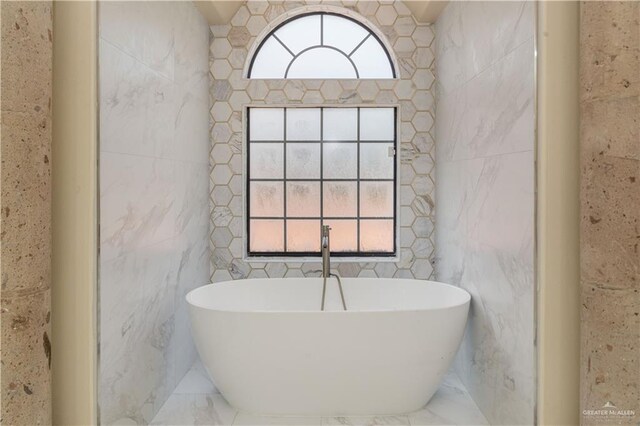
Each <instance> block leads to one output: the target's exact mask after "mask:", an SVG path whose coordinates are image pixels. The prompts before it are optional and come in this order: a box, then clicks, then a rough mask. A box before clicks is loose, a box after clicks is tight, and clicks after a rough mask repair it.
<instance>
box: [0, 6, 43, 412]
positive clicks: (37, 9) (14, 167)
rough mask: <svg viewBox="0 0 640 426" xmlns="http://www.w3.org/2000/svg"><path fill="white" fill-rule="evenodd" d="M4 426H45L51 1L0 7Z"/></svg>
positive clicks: (0, 262) (0, 209)
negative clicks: (39, 425) (5, 425)
mask: <svg viewBox="0 0 640 426" xmlns="http://www.w3.org/2000/svg"><path fill="white" fill-rule="evenodd" d="M1 8H2V12H1V49H2V59H1V65H0V69H1V70H0V73H1V76H2V79H1V80H2V83H1V84H2V86H1V110H2V112H1V113H2V127H1V131H2V135H1V139H0V159H1V161H2V164H1V166H0V190H1V194H0V211H1V214H0V273H1V277H2V287H1V298H2V300H1V304H2V315H1V318H2V326H1V329H2V336H1V341H2V366H1V380H2V382H1V392H2V394H1V397H0V400H1V401H2V423H3V424H12V425H13V424H30V425H35V424H47V423H50V422H51V379H50V377H51V376H50V359H51V344H50V341H49V335H50V279H51V261H50V258H51V250H50V245H51V60H52V13H51V11H52V5H51V2H5V1H3V2H2V3H1Z"/></svg>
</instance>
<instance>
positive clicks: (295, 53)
mask: <svg viewBox="0 0 640 426" xmlns="http://www.w3.org/2000/svg"><path fill="white" fill-rule="evenodd" d="M395 76H396V71H395V69H394V66H393V63H392V61H391V56H390V54H389V52H388V51H387V50H386V49H385V47H384V46H383V44H382V42H381V41H380V39H379V38H378V36H377V35H376V34H374V33H373V32H372V31H371V30H370V29H369V28H367V27H365V26H364V25H363V24H361V23H360V22H357V21H356V20H354V19H351V18H348V17H346V16H342V15H338V14H335V13H329V12H316V13H311V14H306V15H301V16H296V17H294V18H292V19H290V20H288V21H285V22H284V23H282V24H281V25H280V26H278V27H277V28H276V29H274V30H273V31H272V32H271V34H269V35H268V36H267V37H265V38H264V40H263V41H262V43H261V44H260V46H258V49H257V51H256V53H255V54H254V56H253V58H252V60H251V64H250V66H249V72H248V77H249V78H273V79H281V78H293V79H311V78H313V79H336V78H342V79H354V78H376V79H386V78H395Z"/></svg>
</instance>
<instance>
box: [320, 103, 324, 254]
mask: <svg viewBox="0 0 640 426" xmlns="http://www.w3.org/2000/svg"><path fill="white" fill-rule="evenodd" d="M323 226H324V107H321V108H320V235H322V227H323ZM320 251H322V248H321V249H320Z"/></svg>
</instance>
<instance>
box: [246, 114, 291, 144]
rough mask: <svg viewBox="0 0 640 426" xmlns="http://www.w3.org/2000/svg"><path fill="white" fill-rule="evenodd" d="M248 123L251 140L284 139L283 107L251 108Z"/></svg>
mask: <svg viewBox="0 0 640 426" xmlns="http://www.w3.org/2000/svg"><path fill="white" fill-rule="evenodd" d="M249 123H250V126H251V129H250V132H249V133H250V134H249V138H250V139H251V140H252V141H281V140H284V108H251V109H250V110H249Z"/></svg>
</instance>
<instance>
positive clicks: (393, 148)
mask: <svg viewBox="0 0 640 426" xmlns="http://www.w3.org/2000/svg"><path fill="white" fill-rule="evenodd" d="M395 156H396V149H395V147H393V146H390V147H389V157H395Z"/></svg>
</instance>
